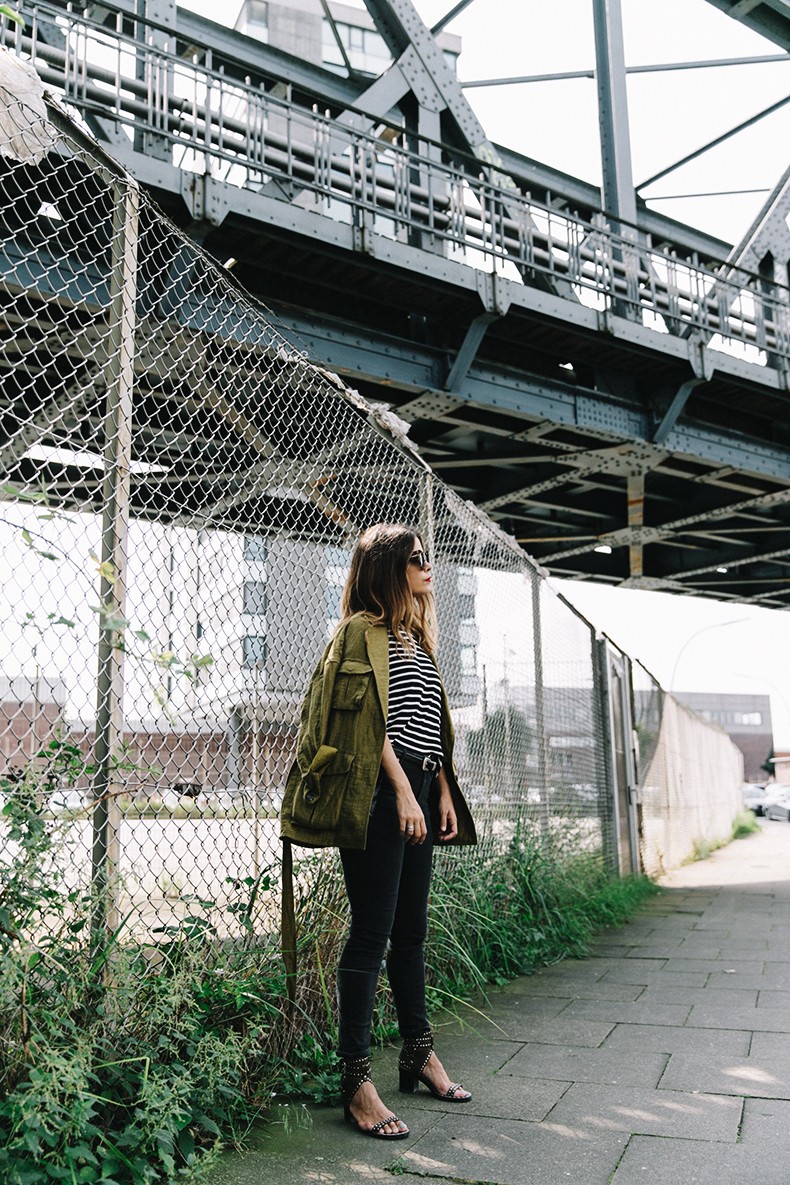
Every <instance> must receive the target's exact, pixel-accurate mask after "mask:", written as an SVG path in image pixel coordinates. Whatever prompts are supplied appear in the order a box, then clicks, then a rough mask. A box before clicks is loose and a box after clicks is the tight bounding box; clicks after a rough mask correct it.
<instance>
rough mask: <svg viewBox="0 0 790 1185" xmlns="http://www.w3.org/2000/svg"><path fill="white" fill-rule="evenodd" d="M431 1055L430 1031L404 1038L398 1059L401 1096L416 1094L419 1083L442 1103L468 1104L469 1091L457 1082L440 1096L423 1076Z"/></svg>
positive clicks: (431, 1036) (431, 1041) (431, 1038)
mask: <svg viewBox="0 0 790 1185" xmlns="http://www.w3.org/2000/svg"><path fill="white" fill-rule="evenodd" d="M432 1053H433V1035H432V1033H431V1031H430V1029H429V1030H428V1031H427V1032H425V1033H421V1034H420V1036H419V1037H406V1038H405V1040H404V1042H403V1049H402V1050H401V1055H400V1057H399V1058H398V1071H399V1073H400V1089H401V1093H402V1094H416V1093H417V1091H418V1089H419V1086H420V1083H421V1082H422V1084H423V1086H425V1087H427V1089H428V1090H429V1091H430V1092H431V1094H432V1095H433V1097H434V1098H435V1099H441V1101H442V1102H443V1103H468V1102H469V1100H470V1099H471V1097H472V1096H471V1094H470V1093H469V1091H467V1090H464V1088H463V1087H462V1086H461V1084H460V1083H459V1082H451V1083H450V1087H449V1090H447V1091H445V1093H444V1094H442V1093H441V1092H440V1091H438V1090H437V1089H436V1087H435V1086H434V1085H433V1083H431V1082H429V1080H428V1078H427V1077H426V1076H425V1067H426V1066H427V1065H428V1062H429V1061H430V1060H431V1054H432Z"/></svg>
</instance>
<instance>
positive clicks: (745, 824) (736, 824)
mask: <svg viewBox="0 0 790 1185" xmlns="http://www.w3.org/2000/svg"><path fill="white" fill-rule="evenodd" d="M759 830H760V824H759V823H758V822H757V819H756V818H755V816H754V813H753V811H738V814H737V815H736V816H735V818H734V819H733V821H732V838H733V839H743V838H744V836H746V835H753V834H754V832H755V831H759Z"/></svg>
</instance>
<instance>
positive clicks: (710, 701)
mask: <svg viewBox="0 0 790 1185" xmlns="http://www.w3.org/2000/svg"><path fill="white" fill-rule="evenodd" d="M672 694H673V695H674V697H675V699H677V700H680V702H681V703H682V704H685V705H686V707H687V708H691V710H692V711H693V712H696V713H697V715H698V716H702V717H703V719H705V720H712V721H714V722H715V723H716V724H719V725H720V726H721V727H722V728H723V729H724V731H725V732H726V733H729V736H730V739H731V740H732V741H733V742H734V744H736V745H737V746H738V748H739V749H740V751H741V752H742V753H743V776H744V778H745V779H746V781H747V782H764V781H765V780H766V778H767V777H768V774H767V772H766V770H765V768H764V764H765V762H766V761H767V759H768V758H769V757H770V755H771V753H772V752H773V745H774V734H773V724H772V722H771V699H770V696H767V695H736V694H728V693H725V692H721V693H719V692H709V691H674V692H673V693H672ZM777 780H778V775H777Z"/></svg>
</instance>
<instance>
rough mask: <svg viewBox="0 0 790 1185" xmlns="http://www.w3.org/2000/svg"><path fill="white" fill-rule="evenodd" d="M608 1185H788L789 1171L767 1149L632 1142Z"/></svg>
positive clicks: (648, 1138) (656, 1138) (773, 1151)
mask: <svg viewBox="0 0 790 1185" xmlns="http://www.w3.org/2000/svg"><path fill="white" fill-rule="evenodd" d="M611 1185H787V1165H786V1164H784V1163H781V1162H780V1161H778V1160H777V1157H776V1149H775V1148H772V1147H771V1145H769V1144H766V1145H764V1146H763V1147H760V1146H759V1145H757V1144H756V1143H754V1142H752V1143H750V1144H714V1143H710V1142H709V1141H707V1140H673V1139H668V1138H666V1137H661V1136H634V1137H633V1138H632V1139H631V1141H630V1143H629V1145H628V1147H627V1148H626V1151H625V1154H624V1156H623V1158H622V1160H621V1161H620V1163H619V1165H618V1166H617V1171H616V1173H615V1174H614V1176H613V1177H612V1179H611Z"/></svg>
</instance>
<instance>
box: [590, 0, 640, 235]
mask: <svg viewBox="0 0 790 1185" xmlns="http://www.w3.org/2000/svg"><path fill="white" fill-rule="evenodd" d="M593 24H594V27H595V61H596V82H597V86H598V122H599V126H600V130H601V164H602V173H603V192H602V197H603V208H604V210H606V211H607V212H609V213H611V214H614V215H615V217H616V218H618V219H619V218H622V219H623V220H624V222H626V223H632V224H635V223H636V193H635V191H634V178H633V172H632V168H631V138H630V133H629V128H628V95H627V91H626V73H625V51H624V47H623V15H622V11H621V7H620V0H593ZM613 230H615V231H617V232H619V233H620V234H623V235H627V236H629V237H632V236H633V235H634V234H635V231H634V229H633V225H632V226H620V225H615V226H614V227H613Z"/></svg>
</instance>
